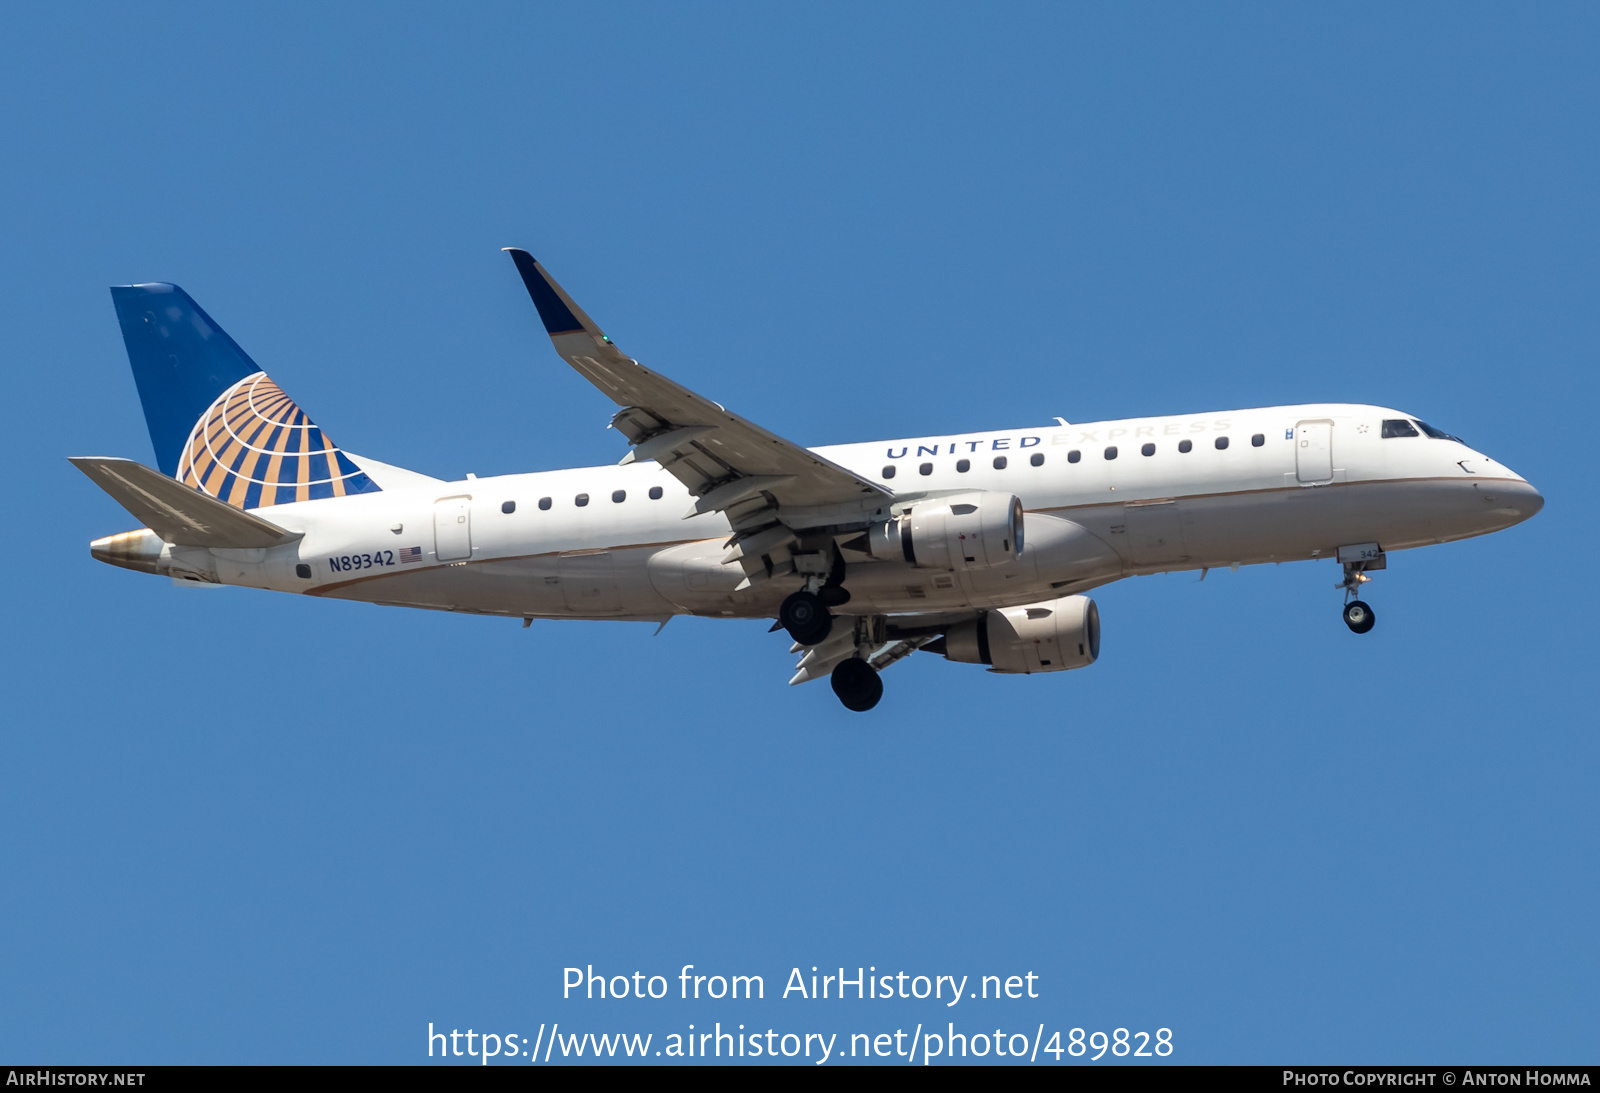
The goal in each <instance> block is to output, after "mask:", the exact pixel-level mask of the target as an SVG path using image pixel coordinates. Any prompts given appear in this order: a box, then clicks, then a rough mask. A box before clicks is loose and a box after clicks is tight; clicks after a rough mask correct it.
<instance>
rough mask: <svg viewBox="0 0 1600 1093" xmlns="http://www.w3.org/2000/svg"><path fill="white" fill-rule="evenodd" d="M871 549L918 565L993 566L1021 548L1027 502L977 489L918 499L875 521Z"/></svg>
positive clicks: (885, 558) (893, 559) (880, 555)
mask: <svg viewBox="0 0 1600 1093" xmlns="http://www.w3.org/2000/svg"><path fill="white" fill-rule="evenodd" d="M867 544H868V545H867V551H868V553H870V554H871V555H872V556H873V557H874V558H878V559H881V560H882V561H886V562H902V561H903V562H908V563H910V564H911V565H913V566H916V567H917V568H918V569H949V570H956V569H990V568H993V567H995V566H1001V565H1005V564H1006V563H1008V562H1011V561H1013V560H1015V559H1016V557H1017V555H1019V554H1021V553H1022V502H1021V501H1019V500H1017V498H1016V497H1014V496H1012V495H1011V494H1009V493H991V492H989V491H988V490H973V491H972V492H971V493H958V494H954V495H952V496H949V497H930V498H928V499H927V500H926V501H918V502H917V503H916V504H914V505H912V506H911V507H910V508H909V509H907V510H906V511H905V512H903V513H902V514H900V515H899V516H897V517H895V518H894V519H893V520H890V521H888V522H886V523H882V524H877V525H874V526H873V528H872V531H871V532H870V534H869V535H868V536H867Z"/></svg>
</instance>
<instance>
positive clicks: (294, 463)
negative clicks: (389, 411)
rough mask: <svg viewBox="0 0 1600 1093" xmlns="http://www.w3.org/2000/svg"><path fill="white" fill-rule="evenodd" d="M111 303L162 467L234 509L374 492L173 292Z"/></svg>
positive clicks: (157, 290)
mask: <svg viewBox="0 0 1600 1093" xmlns="http://www.w3.org/2000/svg"><path fill="white" fill-rule="evenodd" d="M111 300H112V302H113V303H114V304H115V305H116V308H117V321H118V322H120V323H121V324H122V340H123V341H124V342H125V343H126V344H127V347H128V361H129V363H131V364H132V365H133V378H134V381H135V382H136V383H137V384H138V386H139V401H140V402H142V403H143V404H144V417H145V422H146V423H147V424H148V425H149V426H150V442H151V443H152V444H154V445H155V449H156V464H157V465H158V466H159V467H160V468H161V470H162V472H163V473H164V474H168V475H171V476H172V477H174V478H176V479H179V480H180V481H182V482H186V483H188V484H189V485H191V486H194V487H195V488H197V489H199V490H202V491H204V492H205V493H208V494H210V495H211V496H212V497H216V498H220V499H221V500H223V501H226V502H227V503H228V504H230V505H234V506H236V507H238V508H242V509H253V508H264V507H266V506H268V505H283V504H287V503H289V502H291V501H310V500H313V499H316V498H319V497H344V496H346V495H348V494H353V493H375V492H377V489H378V486H377V484H376V483H375V482H373V481H372V480H371V479H370V478H368V477H367V476H366V475H365V474H363V473H362V471H361V468H359V467H357V466H356V465H355V464H354V463H353V462H351V460H350V458H349V457H348V456H346V455H345V454H344V453H343V452H342V451H340V450H339V449H338V448H336V447H334V445H333V441H331V440H329V439H328V438H327V436H326V435H325V434H324V433H323V432H322V430H321V429H319V428H317V427H316V425H314V424H312V421H311V419H310V418H309V417H307V416H306V414H305V411H303V410H301V409H300V407H298V406H296V405H295V404H294V401H293V400H292V399H290V398H289V396H288V395H285V394H284V393H283V391H282V390H281V389H280V388H279V387H278V385H277V384H275V383H273V382H272V380H270V379H268V378H267V374H266V373H265V372H263V371H261V369H259V368H257V367H256V363H255V361H253V360H251V359H250V357H249V355H248V354H247V353H245V351H244V350H243V349H240V348H239V345H238V343H237V342H235V341H234V340H233V339H232V338H230V337H228V335H227V334H226V333H225V332H224V331H223V329H222V328H221V327H220V326H218V325H217V324H216V323H215V322H213V321H212V319H211V316H209V315H207V314H206V313H205V311H204V310H203V309H202V308H201V307H200V305H199V304H197V303H195V302H194V301H193V300H192V299H190V298H189V294H188V293H187V292H185V291H183V289H181V288H179V287H178V286H177V285H168V284H150V285H117V286H114V287H113V288H112V289H111Z"/></svg>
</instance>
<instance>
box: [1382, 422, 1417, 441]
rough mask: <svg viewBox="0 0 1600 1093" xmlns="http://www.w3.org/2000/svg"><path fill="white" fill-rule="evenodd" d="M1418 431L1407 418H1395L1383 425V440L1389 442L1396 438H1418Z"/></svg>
mask: <svg viewBox="0 0 1600 1093" xmlns="http://www.w3.org/2000/svg"><path fill="white" fill-rule="evenodd" d="M1416 435H1417V431H1416V430H1415V429H1413V428H1412V427H1411V422H1409V421H1407V420H1406V419H1405V418H1403V417H1401V418H1394V419H1393V420H1390V421H1385V422H1384V423H1383V439H1385V440H1388V439H1389V438H1390V437H1396V436H1416Z"/></svg>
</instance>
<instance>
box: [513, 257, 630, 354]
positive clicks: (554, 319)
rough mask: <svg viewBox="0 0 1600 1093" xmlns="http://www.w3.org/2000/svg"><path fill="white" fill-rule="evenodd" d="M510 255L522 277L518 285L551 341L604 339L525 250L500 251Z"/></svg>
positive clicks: (594, 324)
mask: <svg viewBox="0 0 1600 1093" xmlns="http://www.w3.org/2000/svg"><path fill="white" fill-rule="evenodd" d="M502 249H504V250H505V252H506V253H507V254H509V255H511V260H512V261H513V262H515V263H516V264H517V272H518V273H520V274H521V275H522V283H523V284H524V285H525V286H527V289H528V295H529V296H531V297H532V298H533V306H534V307H536V308H538V309H539V320H540V321H541V322H543V323H544V329H545V332H546V333H548V334H549V335H550V336H551V337H552V338H554V337H557V336H558V335H561V334H578V333H584V334H593V335H594V336H595V337H597V338H604V337H605V335H604V334H602V333H601V332H600V327H599V326H598V325H596V323H595V321H594V320H593V319H591V318H589V316H587V315H585V314H584V313H583V308H581V307H579V306H578V305H577V304H575V303H573V301H572V297H571V296H568V295H567V294H566V292H565V291H563V290H562V288H561V286H560V285H558V284H556V282H555V278H553V277H551V276H550V274H549V273H547V272H545V268H544V267H543V266H541V265H540V264H539V263H538V262H537V261H536V260H535V259H534V257H533V255H531V254H529V253H528V252H527V251H525V250H522V249H521V248H520V247H505V248H502Z"/></svg>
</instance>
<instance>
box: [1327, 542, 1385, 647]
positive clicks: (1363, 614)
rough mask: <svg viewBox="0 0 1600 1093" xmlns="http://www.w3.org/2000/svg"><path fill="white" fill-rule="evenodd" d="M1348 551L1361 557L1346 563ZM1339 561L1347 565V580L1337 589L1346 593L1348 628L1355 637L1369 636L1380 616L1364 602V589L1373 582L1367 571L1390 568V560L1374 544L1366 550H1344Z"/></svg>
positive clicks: (1341, 551) (1345, 603)
mask: <svg viewBox="0 0 1600 1093" xmlns="http://www.w3.org/2000/svg"><path fill="white" fill-rule="evenodd" d="M1346 550H1350V551H1351V552H1353V553H1357V557H1356V558H1354V559H1352V560H1350V561H1345V551H1346ZM1339 560H1340V561H1341V562H1344V580H1343V581H1341V582H1340V583H1339V584H1337V585H1335V586H1334V587H1335V588H1342V589H1344V624H1345V625H1346V626H1348V627H1349V628H1350V631H1351V633H1355V634H1365V633H1366V632H1367V631H1368V630H1371V629H1372V628H1373V627H1374V626H1376V625H1377V624H1378V613H1377V612H1376V611H1374V610H1373V609H1372V607H1371V605H1370V604H1367V603H1364V602H1363V601H1362V600H1361V599H1360V595H1361V586H1362V585H1364V584H1366V583H1367V582H1368V581H1370V580H1372V578H1371V577H1369V576H1367V570H1369V569H1384V568H1386V567H1387V559H1386V558H1385V557H1384V555H1383V552H1382V551H1381V550H1379V549H1377V544H1376V543H1370V544H1366V545H1365V546H1364V547H1351V548H1343V547H1342V548H1340V550H1339Z"/></svg>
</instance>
